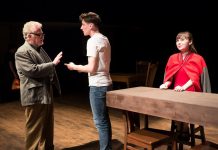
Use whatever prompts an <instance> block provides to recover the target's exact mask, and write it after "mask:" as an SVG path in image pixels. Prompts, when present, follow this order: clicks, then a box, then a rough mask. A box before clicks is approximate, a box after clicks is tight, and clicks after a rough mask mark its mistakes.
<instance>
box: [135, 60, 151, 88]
mask: <svg viewBox="0 0 218 150" xmlns="http://www.w3.org/2000/svg"><path fill="white" fill-rule="evenodd" d="M150 65H151V62H149V61H144V60H140V61H136V74H138V75H139V76H138V84H137V85H138V86H144V85H145V83H146V82H147V80H146V79H147V75H148V72H149V68H150Z"/></svg>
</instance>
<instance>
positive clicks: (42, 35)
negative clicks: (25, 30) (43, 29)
mask: <svg viewBox="0 0 218 150" xmlns="http://www.w3.org/2000/svg"><path fill="white" fill-rule="evenodd" d="M29 34H33V35H36V36H39V37H44V36H45V34H44V33H33V32H31V33H29Z"/></svg>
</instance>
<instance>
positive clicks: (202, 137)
mask: <svg viewBox="0 0 218 150" xmlns="http://www.w3.org/2000/svg"><path fill="white" fill-rule="evenodd" d="M200 134H201V135H200V136H201V142H202V144H205V143H206V138H205V133H204V127H203V126H200Z"/></svg>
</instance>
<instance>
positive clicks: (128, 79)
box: [110, 73, 146, 88]
mask: <svg viewBox="0 0 218 150" xmlns="http://www.w3.org/2000/svg"><path fill="white" fill-rule="evenodd" d="M110 76H111V79H112V81H113V82H123V83H125V84H126V86H127V88H129V87H131V86H132V85H133V84H135V85H137V84H138V83H139V82H140V81H143V80H142V79H143V78H144V84H145V78H146V77H145V73H144V74H137V73H111V74H110Z"/></svg>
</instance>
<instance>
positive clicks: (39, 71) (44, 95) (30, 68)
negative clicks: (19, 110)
mask: <svg viewBox="0 0 218 150" xmlns="http://www.w3.org/2000/svg"><path fill="white" fill-rule="evenodd" d="M15 64H16V68H17V72H18V75H19V78H20V94H21V104H22V106H27V105H33V104H51V103H52V101H53V89H52V84H54V85H55V86H56V87H57V89H58V92H59V94H61V89H60V84H59V81H58V78H57V74H56V71H55V66H54V64H53V63H52V61H51V59H50V58H49V56H48V55H47V53H46V52H45V51H44V50H43V48H40V50H38V51H37V50H36V49H34V48H33V47H32V46H31V45H29V44H28V43H27V42H25V43H24V44H23V45H22V46H21V47H19V48H18V50H17V52H16V53H15Z"/></svg>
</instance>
